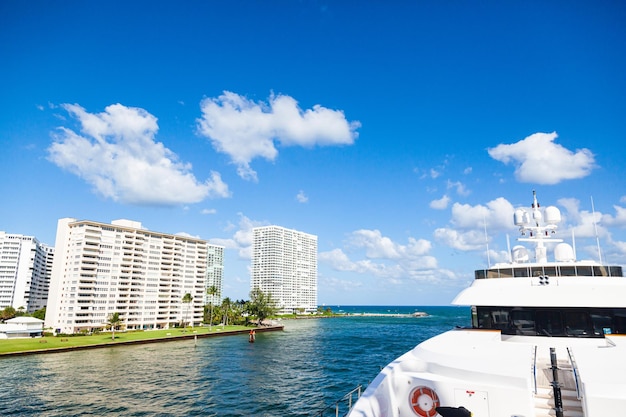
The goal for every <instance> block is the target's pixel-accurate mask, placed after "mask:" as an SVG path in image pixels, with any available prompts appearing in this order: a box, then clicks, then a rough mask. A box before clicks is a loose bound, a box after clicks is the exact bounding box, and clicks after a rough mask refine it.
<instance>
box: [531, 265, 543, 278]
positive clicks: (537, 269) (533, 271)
mask: <svg viewBox="0 0 626 417" xmlns="http://www.w3.org/2000/svg"><path fill="white" fill-rule="evenodd" d="M530 271H531V274H532V276H533V277H540V276H542V275H544V273H543V268H542V267H540V266H533V267H532V268H530Z"/></svg>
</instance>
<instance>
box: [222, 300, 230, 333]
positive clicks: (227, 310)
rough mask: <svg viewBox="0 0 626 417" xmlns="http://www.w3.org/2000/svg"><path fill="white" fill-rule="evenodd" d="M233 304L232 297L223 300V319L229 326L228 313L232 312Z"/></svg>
mask: <svg viewBox="0 0 626 417" xmlns="http://www.w3.org/2000/svg"><path fill="white" fill-rule="evenodd" d="M231 304H232V301H231V300H230V298H228V297H226V298H224V299H223V300H222V310H223V311H222V314H223V316H222V317H223V319H222V323H224V325H225V326H228V322H229V320H228V315H229V314H230V305H231Z"/></svg>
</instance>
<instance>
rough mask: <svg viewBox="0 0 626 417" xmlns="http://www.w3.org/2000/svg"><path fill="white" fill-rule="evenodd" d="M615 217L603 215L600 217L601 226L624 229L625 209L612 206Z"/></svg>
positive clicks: (625, 224)
mask: <svg viewBox="0 0 626 417" xmlns="http://www.w3.org/2000/svg"><path fill="white" fill-rule="evenodd" d="M613 208H614V209H615V216H611V215H610V214H605V215H603V216H602V220H601V222H602V224H605V225H607V226H615V227H626V208H624V207H620V206H618V205H614V206H613Z"/></svg>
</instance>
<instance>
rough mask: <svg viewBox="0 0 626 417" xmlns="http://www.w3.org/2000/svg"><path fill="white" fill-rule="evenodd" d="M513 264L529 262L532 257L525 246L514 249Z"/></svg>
mask: <svg viewBox="0 0 626 417" xmlns="http://www.w3.org/2000/svg"><path fill="white" fill-rule="evenodd" d="M512 252H513V262H516V263H522V262H528V259H530V257H529V256H528V249H526V248H525V247H524V246H521V245H520V246H515V247H513V250H512Z"/></svg>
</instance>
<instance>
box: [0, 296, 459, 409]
mask: <svg viewBox="0 0 626 417" xmlns="http://www.w3.org/2000/svg"><path fill="white" fill-rule="evenodd" d="M329 307H330V308H331V309H332V310H333V312H344V313H351V315H349V316H347V317H338V318H316V319H297V320H283V321H282V324H284V326H285V329H284V331H280V332H269V333H257V335H256V342H255V343H249V342H248V336H247V335H238V336H225V337H217V338H207V339H198V340H197V341H196V342H194V341H193V340H184V341H176V342H167V343H154V344H147V345H135V346H123V347H114V348H102V349H95V350H84V351H75V352H65V353H54V354H41V355H30V356H16V357H6V358H2V359H0V416H45V417H48V416H50V417H53V416H59V417H69V416H164V417H165V416H271V417H275V416H276V417H290V416H294V417H295V416H315V415H318V413H319V412H320V410H322V409H324V408H325V407H327V406H329V405H331V404H333V403H334V402H335V401H337V400H338V399H339V398H341V397H342V396H343V395H344V394H346V393H347V392H349V391H350V390H352V389H353V388H355V387H356V386H357V385H359V384H362V385H363V386H366V385H367V384H368V383H369V382H370V381H371V380H372V379H374V377H376V375H377V374H378V372H380V370H381V369H382V367H384V366H385V365H387V364H388V363H389V362H391V361H392V360H394V359H395V358H397V357H398V356H400V355H401V354H403V353H405V352H406V351H408V350H410V349H412V348H413V347H414V346H415V345H417V344H418V343H420V342H422V341H424V340H426V339H428V338H430V337H432V336H435V335H437V334H439V333H442V332H444V331H447V330H450V329H452V328H454V327H456V326H468V325H469V324H470V311H469V308H465V307H414V306H411V307H408V306H402V307H396V306H329ZM416 311H420V312H425V313H427V314H428V315H427V316H426V317H412V316H411V314H412V313H414V312H416ZM324 415H334V413H328V414H324Z"/></svg>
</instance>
